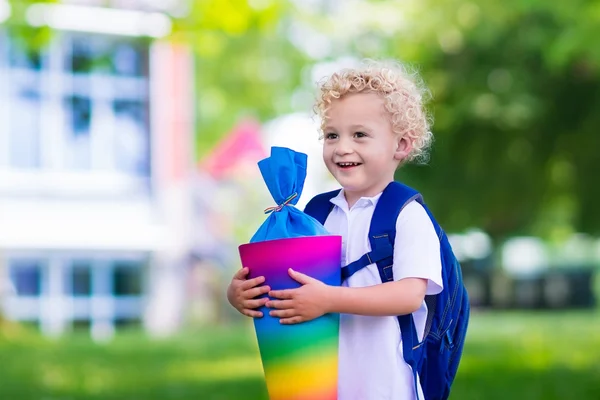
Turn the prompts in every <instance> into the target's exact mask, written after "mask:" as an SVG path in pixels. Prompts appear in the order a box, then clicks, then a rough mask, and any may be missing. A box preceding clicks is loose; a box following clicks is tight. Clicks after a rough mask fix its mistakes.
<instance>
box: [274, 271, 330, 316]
mask: <svg viewBox="0 0 600 400" xmlns="http://www.w3.org/2000/svg"><path fill="white" fill-rule="evenodd" d="M289 275H290V276H291V277H292V278H293V279H294V280H295V281H297V282H299V283H301V284H302V286H301V287H299V288H297V289H287V290H272V291H270V292H269V296H270V297H275V298H277V299H280V300H271V301H268V302H267V307H269V308H275V309H276V310H273V311H271V312H269V315H271V316H273V317H279V318H281V319H280V320H279V321H280V322H281V323H282V324H297V323H300V322H306V321H310V320H312V319H315V318H318V317H320V316H321V315H323V314H325V313H327V312H329V311H328V308H329V299H330V289H331V286H328V285H326V284H324V283H323V282H321V281H319V280H317V279H314V278H311V277H310V276H308V275H304V274H302V273H300V272H297V271H294V270H293V269H291V268H290V270H289Z"/></svg>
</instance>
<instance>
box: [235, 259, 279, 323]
mask: <svg viewBox="0 0 600 400" xmlns="http://www.w3.org/2000/svg"><path fill="white" fill-rule="evenodd" d="M249 272H250V270H249V269H248V268H242V269H240V270H239V271H238V272H236V274H235V275H234V276H233V279H232V280H231V283H230V284H229V287H228V288H227V300H229V303H231V305H232V306H233V307H234V308H235V309H236V310H238V311H239V312H240V313H242V314H244V315H247V316H248V317H254V318H260V317H262V316H263V314H262V312H260V311H256V310H255V309H256V308H259V307H261V306H263V305H265V303H266V302H267V301H269V298H268V297H264V298H262V299H256V298H255V297H258V296H260V295H261V294H265V293H268V292H269V290H271V288H270V287H269V286H266V285H265V286H258V285H260V284H262V283H263V282H264V281H265V277H264V276H259V277H256V278H253V279H246V277H247V276H248V273H249Z"/></svg>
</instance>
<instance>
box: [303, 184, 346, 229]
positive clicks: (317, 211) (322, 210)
mask: <svg viewBox="0 0 600 400" xmlns="http://www.w3.org/2000/svg"><path fill="white" fill-rule="evenodd" d="M340 190H341V189H337V190H332V191H331V192H326V193H321V194H318V195H316V196H315V197H313V198H312V199H311V200H310V201H309V202H308V204H306V207H304V213H305V214H308V215H310V216H311V217H313V218H314V219H316V220H317V221H319V222H320V223H321V224H325V220H327V216H328V215H329V213H330V212H331V210H332V209H333V203H331V201H330V200H331V199H333V198H334V197H335V196H337V195H338V194H339V193H340Z"/></svg>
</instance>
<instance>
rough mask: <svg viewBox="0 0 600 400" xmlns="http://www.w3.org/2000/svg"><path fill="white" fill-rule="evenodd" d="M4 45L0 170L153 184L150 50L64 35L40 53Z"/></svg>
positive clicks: (111, 39) (104, 38)
mask: <svg viewBox="0 0 600 400" xmlns="http://www.w3.org/2000/svg"><path fill="white" fill-rule="evenodd" d="M7 37H8V38H9V40H8V45H7V47H6V50H5V51H4V52H2V51H1V49H0V57H2V56H3V54H4V59H5V60H7V62H6V68H5V70H4V72H5V74H4V79H5V80H6V85H5V86H6V88H7V90H6V92H5V96H8V99H7V100H6V101H4V102H5V103H6V104H8V107H9V108H10V110H9V111H7V112H6V113H5V114H3V115H5V116H6V118H2V119H0V124H5V126H6V127H8V129H7V131H8V133H7V134H6V136H4V142H3V141H0V143H6V148H8V149H9V151H7V152H4V155H3V154H2V152H0V165H8V166H9V168H10V169H15V170H24V169H25V170H31V169H42V170H52V171H55V172H58V171H63V172H67V173H68V172H76V173H81V172H86V171H88V172H102V173H112V174H114V175H119V176H125V177H132V178H144V179H145V178H147V177H149V175H150V164H151V163H150V154H151V153H150V136H149V135H150V126H149V116H148V112H149V89H148V86H149V76H148V62H149V49H148V43H147V42H145V41H143V40H139V39H128V38H123V37H115V36H111V35H88V34H86V35H83V34H77V33H63V34H61V35H56V36H55V37H53V42H52V43H51V45H49V46H47V47H46V48H44V49H42V50H41V51H40V50H34V49H31V48H29V47H27V45H26V44H21V42H20V41H19V39H18V38H17V36H15V35H8V36H7ZM0 68H1V67H0ZM1 79H2V75H0V80H1ZM0 85H4V82H0ZM2 130H3V127H2V126H0V135H1V132H2Z"/></svg>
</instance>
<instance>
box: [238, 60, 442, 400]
mask: <svg viewBox="0 0 600 400" xmlns="http://www.w3.org/2000/svg"><path fill="white" fill-rule="evenodd" d="M423 94H424V92H423V90H422V89H421V88H420V87H419V84H418V81H417V80H416V79H415V76H414V75H411V74H409V73H408V72H407V71H406V70H405V69H404V68H403V67H402V66H398V65H394V66H390V65H385V64H381V63H371V64H368V65H365V66H363V67H361V68H356V69H347V70H343V71H341V72H339V73H335V74H333V75H332V76H331V77H329V79H327V80H326V81H325V82H323V83H322V84H321V86H320V95H319V99H318V101H317V107H316V109H317V112H318V114H319V116H320V117H321V121H322V125H321V129H322V132H323V139H324V142H323V160H324V161H325V164H326V166H327V169H328V170H329V172H330V173H331V174H332V175H333V176H334V178H335V179H336V180H337V182H338V183H339V184H340V185H341V186H342V190H341V191H340V193H339V194H338V195H337V197H334V198H333V199H332V200H331V202H332V203H333V205H334V208H333V209H332V211H331V213H330V214H329V216H328V217H327V220H326V221H325V228H326V229H327V230H328V231H329V232H330V233H331V234H335V235H341V236H342V265H343V266H344V265H347V264H349V263H351V262H353V261H355V260H357V259H358V258H360V257H361V256H362V255H363V254H365V253H367V252H369V251H370V250H371V249H370V244H369V240H368V232H369V225H370V222H371V218H372V216H373V211H374V209H375V206H376V205H377V201H378V199H379V197H380V196H381V193H382V191H383V190H384V189H385V188H386V186H387V185H388V184H389V183H390V182H392V181H393V180H394V173H395V171H396V169H397V168H398V166H399V165H400V164H403V163H405V162H408V161H411V160H414V159H416V158H419V157H424V155H425V154H426V150H427V148H428V146H429V144H430V142H431V138H432V134H431V132H430V130H429V122H428V118H427V115H426V113H425V111H424V108H423ZM396 231H397V233H396V238H395V242H394V263H393V276H394V281H393V282H387V283H382V282H381V278H380V276H379V273H378V270H377V266H376V265H375V264H371V265H369V266H367V267H365V268H363V269H361V270H359V271H358V272H356V273H355V274H354V275H352V276H350V277H349V278H348V279H347V280H346V281H344V282H343V284H342V286H340V287H333V286H328V285H325V284H323V283H322V282H320V281H318V280H315V279H313V278H311V277H309V276H306V275H303V274H301V273H299V272H296V271H293V270H290V271H289V273H290V276H291V277H292V278H294V279H295V280H296V281H298V282H300V283H301V284H302V286H301V287H299V288H297V289H290V290H277V291H272V290H270V288H269V287H268V286H266V285H262V286H261V284H262V283H263V282H264V278H263V277H257V278H254V279H248V280H247V279H246V277H247V275H248V269H247V268H243V269H241V270H240V271H238V272H237V273H236V274H235V276H234V277H233V280H232V281H231V284H230V285H229V288H228V291H227V296H228V299H229V302H230V303H231V304H232V305H233V306H234V307H235V308H236V309H237V310H238V311H240V312H241V313H243V314H244V315H248V316H251V317H257V318H259V317H261V316H262V314H261V313H260V312H259V311H257V310H256V308H258V307H260V306H262V305H264V304H266V306H267V307H269V308H271V309H272V310H271V311H270V315H272V316H274V317H278V318H280V321H281V323H283V324H296V323H299V322H304V321H310V320H312V319H314V318H317V317H319V316H321V315H323V314H325V313H340V341H339V381H338V399H339V400H384V399H386V400H387V399H392V400H409V399H410V400H412V399H416V393H415V389H414V383H413V375H412V371H411V369H410V367H409V366H408V365H407V364H406V363H405V361H404V359H403V355H402V343H401V335H400V328H399V325H398V320H397V318H396V316H397V315H404V314H409V313H412V314H413V318H414V322H415V327H416V328H417V333H418V335H419V340H421V339H422V337H423V332H424V329H425V321H426V318H427V307H426V304H425V301H424V298H425V296H426V295H434V294H438V293H440V292H441V291H442V289H443V287H442V277H441V260H440V242H439V239H438V237H437V235H436V232H435V229H434V227H433V224H432V222H431V220H430V219H429V217H428V215H427V213H426V211H425V209H424V208H423V207H422V206H421V205H420V204H419V203H418V202H416V201H412V202H410V203H409V204H408V205H407V206H406V207H404V209H403V210H402V211H401V212H400V215H399V216H398V219H397V221H396ZM263 293H269V296H270V297H271V300H269V299H267V298H263V299H255V297H257V296H258V295H261V294H263ZM417 386H418V390H419V399H423V398H424V396H423V393H422V389H421V387H420V384H418V385H417Z"/></svg>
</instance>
